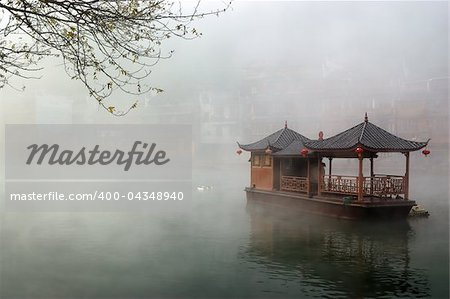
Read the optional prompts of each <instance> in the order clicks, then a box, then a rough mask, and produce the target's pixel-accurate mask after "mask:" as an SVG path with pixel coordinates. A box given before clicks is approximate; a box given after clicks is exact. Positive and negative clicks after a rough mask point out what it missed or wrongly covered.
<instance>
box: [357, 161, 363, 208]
mask: <svg viewBox="0 0 450 299" xmlns="http://www.w3.org/2000/svg"><path fill="white" fill-rule="evenodd" d="M358 159H359V171H358V201H362V200H363V188H364V186H363V157H362V155H360V156H359V157H358Z"/></svg>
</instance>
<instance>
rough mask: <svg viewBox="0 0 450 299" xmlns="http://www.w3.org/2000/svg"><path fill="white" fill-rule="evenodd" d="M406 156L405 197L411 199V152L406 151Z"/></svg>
mask: <svg viewBox="0 0 450 299" xmlns="http://www.w3.org/2000/svg"><path fill="white" fill-rule="evenodd" d="M405 156H406V172H405V185H404V187H405V199H406V200H408V199H409V152H406V153H405Z"/></svg>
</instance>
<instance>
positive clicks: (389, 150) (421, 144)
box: [305, 140, 430, 153]
mask: <svg viewBox="0 0 450 299" xmlns="http://www.w3.org/2000/svg"><path fill="white" fill-rule="evenodd" d="M429 141H430V140H428V141H426V142H416V143H417V146H416V147H411V148H373V147H369V146H366V145H364V144H360V143H358V144H355V145H353V146H351V147H347V148H319V147H312V146H308V145H306V144H305V148H307V149H309V150H313V151H316V152H319V153H323V152H327V153H328V152H351V151H354V150H355V149H356V148H357V147H361V148H362V149H364V150H366V151H370V152H375V153H378V152H385V153H405V152H415V151H418V150H420V149H422V148H424V147H426V146H427V145H428V142H429Z"/></svg>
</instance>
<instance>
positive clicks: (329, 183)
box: [328, 157, 333, 189]
mask: <svg viewBox="0 0 450 299" xmlns="http://www.w3.org/2000/svg"><path fill="white" fill-rule="evenodd" d="M328 162H330V165H328V188H329V189H330V185H331V164H332V162H333V158H331V157H329V158H328Z"/></svg>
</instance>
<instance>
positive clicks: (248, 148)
mask: <svg viewBox="0 0 450 299" xmlns="http://www.w3.org/2000/svg"><path fill="white" fill-rule="evenodd" d="M236 143H237V145H238V147H239V148H240V149H242V150H244V151H246V152H263V151H265V150H266V149H267V148H270V149H271V150H272V151H278V150H280V149H279V148H276V147H274V146H271V145H269V144H267V145H266V146H264V147H252V145H254V144H256V143H257V142H255V143H250V144H240V143H239V142H236Z"/></svg>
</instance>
